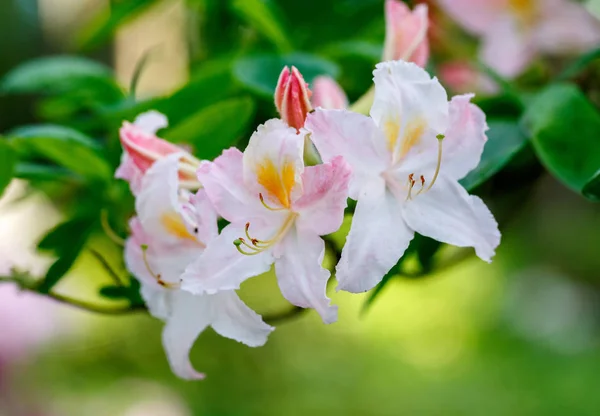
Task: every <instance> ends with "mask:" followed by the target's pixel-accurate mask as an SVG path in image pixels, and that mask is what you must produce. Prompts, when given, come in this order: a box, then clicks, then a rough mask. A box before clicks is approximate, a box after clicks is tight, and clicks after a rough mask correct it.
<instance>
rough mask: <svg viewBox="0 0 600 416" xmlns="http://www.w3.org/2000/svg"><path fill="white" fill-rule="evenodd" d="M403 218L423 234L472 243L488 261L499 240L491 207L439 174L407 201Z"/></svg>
mask: <svg viewBox="0 0 600 416" xmlns="http://www.w3.org/2000/svg"><path fill="white" fill-rule="evenodd" d="M404 218H405V220H406V222H407V223H408V225H409V226H410V227H411V228H412V229H413V230H415V231H416V232H418V233H419V234H422V235H424V236H426V237H431V238H433V239H435V240H438V241H441V242H443V243H448V244H452V245H455V246H458V247H474V248H475V252H476V253H477V256H479V258H481V259H482V260H485V261H487V262H489V261H491V258H492V257H493V255H494V250H495V249H496V247H497V246H498V244H500V231H498V224H497V223H496V220H495V219H494V217H493V215H492V213H491V212H490V210H489V209H488V208H487V207H486V206H485V204H484V203H483V201H482V200H481V199H479V198H478V197H476V196H472V195H469V194H468V193H467V191H466V190H465V189H464V188H463V187H462V186H460V185H459V184H458V182H456V180H453V179H448V178H445V177H439V178H438V180H437V182H436V184H435V185H434V186H433V188H431V190H429V191H428V192H425V193H423V194H421V195H418V196H416V197H415V198H413V200H411V201H407V202H406V203H405V206H404Z"/></svg>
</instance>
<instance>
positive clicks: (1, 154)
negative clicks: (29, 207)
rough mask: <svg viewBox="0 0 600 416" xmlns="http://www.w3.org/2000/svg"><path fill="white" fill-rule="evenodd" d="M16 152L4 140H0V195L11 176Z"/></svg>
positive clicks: (15, 160) (15, 161)
mask: <svg viewBox="0 0 600 416" xmlns="http://www.w3.org/2000/svg"><path fill="white" fill-rule="evenodd" d="M16 163H17V154H16V152H15V151H14V149H13V148H12V147H11V146H10V145H9V144H8V143H7V142H6V141H5V140H0V196H1V195H2V193H3V192H4V189H6V187H7V186H8V184H9V183H10V181H11V179H12V178H13V174H14V170H15V165H16Z"/></svg>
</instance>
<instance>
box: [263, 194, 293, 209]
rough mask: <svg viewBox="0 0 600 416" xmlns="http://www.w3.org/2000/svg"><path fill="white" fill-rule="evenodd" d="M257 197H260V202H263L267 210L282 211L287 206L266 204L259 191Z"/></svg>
mask: <svg viewBox="0 0 600 416" xmlns="http://www.w3.org/2000/svg"><path fill="white" fill-rule="evenodd" d="M258 197H259V198H260V203H261V204H263V206H264V207H265V208H266V209H268V210H269V211H284V210H286V209H287V208H273V207H270V206H268V205H267V203H266V202H265V199H264V198H263V194H262V193H260V194H258Z"/></svg>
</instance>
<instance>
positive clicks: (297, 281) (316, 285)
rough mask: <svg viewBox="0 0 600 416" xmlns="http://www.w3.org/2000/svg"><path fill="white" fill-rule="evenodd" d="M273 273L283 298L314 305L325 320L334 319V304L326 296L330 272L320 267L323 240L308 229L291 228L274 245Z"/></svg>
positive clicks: (309, 305) (311, 306)
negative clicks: (276, 255)
mask: <svg viewBox="0 0 600 416" xmlns="http://www.w3.org/2000/svg"><path fill="white" fill-rule="evenodd" d="M277 251H278V254H280V256H279V258H277V259H276V260H275V272H276V274H277V281H278V282H279V288H280V289H281V293H282V294H283V297H284V298H286V299H287V300H288V301H289V302H290V303H292V304H293V305H296V306H300V307H302V308H313V309H315V310H316V311H317V312H318V313H319V315H321V319H322V320H323V322H324V323H326V324H330V323H332V322H335V321H337V306H331V305H330V299H329V298H328V297H327V293H326V292H327V281H328V280H329V275H330V273H329V271H328V270H326V269H325V268H323V266H322V263H323V257H324V255H325V242H324V241H323V239H321V237H319V236H318V235H316V234H314V233H312V232H310V231H301V230H297V229H292V230H290V231H289V232H288V234H287V235H286V236H285V238H284V239H283V240H282V241H281V243H280V245H279V246H278V248H277Z"/></svg>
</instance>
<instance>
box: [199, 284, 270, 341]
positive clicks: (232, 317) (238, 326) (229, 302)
mask: <svg viewBox="0 0 600 416" xmlns="http://www.w3.org/2000/svg"><path fill="white" fill-rule="evenodd" d="M210 298H211V302H212V305H213V311H214V318H213V321H212V323H211V326H212V327H213V329H214V330H215V331H216V332H217V333H218V334H219V335H222V336H224V337H226V338H230V339H233V340H236V341H238V342H241V343H244V344H246V345H248V346H250V347H260V346H262V345H264V344H265V342H267V337H268V336H269V334H270V333H271V332H272V331H273V330H274V329H275V328H273V327H272V326H270V325H267V324H266V323H264V322H263V320H262V318H261V316H260V315H259V314H257V313H256V312H254V311H253V310H252V309H250V308H249V307H248V306H246V304H245V303H244V302H242V300H241V299H240V297H239V296H238V295H237V293H235V291H233V290H226V291H223V292H218V293H216V294H214V295H212V296H210Z"/></svg>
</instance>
